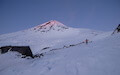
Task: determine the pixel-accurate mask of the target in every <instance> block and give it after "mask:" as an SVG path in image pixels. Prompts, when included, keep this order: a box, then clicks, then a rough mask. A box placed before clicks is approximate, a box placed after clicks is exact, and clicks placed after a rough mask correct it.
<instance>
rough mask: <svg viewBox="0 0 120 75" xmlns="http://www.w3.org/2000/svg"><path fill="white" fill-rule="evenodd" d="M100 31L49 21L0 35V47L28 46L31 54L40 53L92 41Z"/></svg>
mask: <svg viewBox="0 0 120 75" xmlns="http://www.w3.org/2000/svg"><path fill="white" fill-rule="evenodd" d="M100 33H101V32H100V31H94V30H90V29H82V28H71V27H67V26H66V25H64V24H62V23H60V22H58V21H55V20H51V21H49V22H46V23H43V24H40V25H38V26H35V27H33V28H30V29H26V30H23V31H19V32H14V33H10V34H4V35H0V46H6V45H17V46H18V45H20V46H21V45H29V46H30V47H31V49H32V50H33V53H37V52H40V51H41V49H43V48H44V47H52V48H54V47H58V46H60V47H61V46H63V43H64V45H68V44H71V42H72V43H79V42H82V41H84V40H85V39H92V38H93V37H95V36H96V35H98V34H100Z"/></svg>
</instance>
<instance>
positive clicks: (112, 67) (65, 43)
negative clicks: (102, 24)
mask: <svg viewBox="0 0 120 75" xmlns="http://www.w3.org/2000/svg"><path fill="white" fill-rule="evenodd" d="M46 24H48V25H46ZM59 25H60V26H61V27H59ZM41 26H42V27H43V28H45V29H43V28H41ZM51 26H52V27H55V28H56V27H57V28H56V29H54V28H52V27H51ZM64 27H66V26H65V25H63V24H61V23H59V22H57V21H50V22H46V23H44V24H42V25H38V26H37V28H36V27H33V28H31V29H28V30H24V31H19V32H15V33H10V34H4V35H1V36H0V46H4V45H29V46H30V47H31V49H32V51H33V53H34V54H37V53H44V52H45V53H44V56H43V57H41V58H35V59H32V58H31V59H27V58H25V59H22V58H20V56H19V53H16V52H15V53H13V52H8V53H5V54H1V55H0V75H34V74H35V75H120V59H119V57H120V43H119V41H120V34H119V33H118V34H114V35H111V32H99V31H94V30H90V29H79V28H78V29H75V28H70V27H66V28H64ZM34 28H36V29H35V30H34ZM58 29H60V30H58ZM43 30H44V32H43ZM48 30H49V31H48ZM86 38H87V39H89V40H90V41H92V42H90V43H89V44H87V45H86V44H85V43H82V42H83V41H84V40H85V39H86ZM45 47H49V48H48V49H45V50H42V49H43V48H45Z"/></svg>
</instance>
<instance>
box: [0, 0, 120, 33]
mask: <svg viewBox="0 0 120 75" xmlns="http://www.w3.org/2000/svg"><path fill="white" fill-rule="evenodd" d="M50 20H57V21H59V22H61V23H63V24H65V25H66V26H69V27H74V28H88V29H94V30H101V31H112V30H114V29H115V28H116V27H117V25H118V24H120V0H0V34H5V33H11V32H16V31H20V30H25V29H28V28H31V27H34V26H36V25H39V24H42V23H44V22H47V21H50Z"/></svg>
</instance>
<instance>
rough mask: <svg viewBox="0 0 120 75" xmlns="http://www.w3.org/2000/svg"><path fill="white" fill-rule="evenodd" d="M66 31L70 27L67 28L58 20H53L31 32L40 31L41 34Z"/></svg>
mask: <svg viewBox="0 0 120 75" xmlns="http://www.w3.org/2000/svg"><path fill="white" fill-rule="evenodd" d="M66 29H68V27H67V26H65V25H64V24H62V23H60V22H58V21H56V20H51V21H48V22H46V23H43V24H40V25H38V26H35V27H33V28H32V29H31V30H33V31H35V32H38V31H39V32H48V31H51V30H55V31H64V30H66Z"/></svg>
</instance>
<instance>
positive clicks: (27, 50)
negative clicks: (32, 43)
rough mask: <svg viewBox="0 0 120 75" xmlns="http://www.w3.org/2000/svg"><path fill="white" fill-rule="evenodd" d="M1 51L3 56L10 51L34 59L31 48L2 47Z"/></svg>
mask: <svg viewBox="0 0 120 75" xmlns="http://www.w3.org/2000/svg"><path fill="white" fill-rule="evenodd" d="M0 50H1V54H3V53H6V52H8V51H16V52H19V53H21V54H22V55H25V56H30V57H32V58H33V54H32V51H31V49H30V47H29V46H3V47H0Z"/></svg>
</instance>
